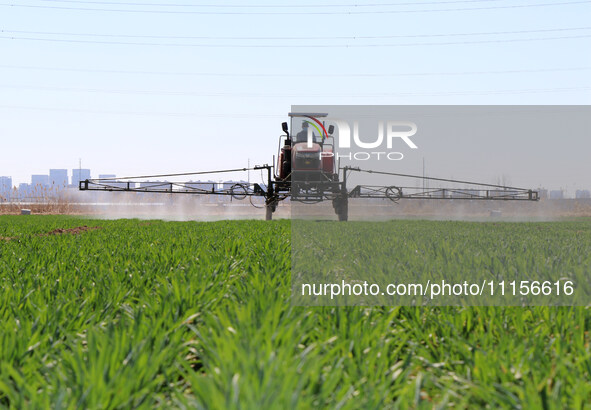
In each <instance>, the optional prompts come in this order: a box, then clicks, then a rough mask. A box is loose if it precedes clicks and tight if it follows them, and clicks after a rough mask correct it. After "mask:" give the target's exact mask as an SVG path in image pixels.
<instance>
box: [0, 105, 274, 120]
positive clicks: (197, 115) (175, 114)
mask: <svg viewBox="0 0 591 410" xmlns="http://www.w3.org/2000/svg"><path fill="white" fill-rule="evenodd" d="M0 109H3V110H8V109H11V110H14V109H15V110H28V111H49V112H69V113H77V114H106V115H132V116H145V117H154V116H159V117H195V118H284V116H283V115H265V114H232V113H223V114H201V113H179V112H153V111H152V112H143V111H111V110H86V109H80V108H55V107H34V106H21V105H0Z"/></svg>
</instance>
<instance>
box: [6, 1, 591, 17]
mask: <svg viewBox="0 0 591 410" xmlns="http://www.w3.org/2000/svg"><path fill="white" fill-rule="evenodd" d="M590 2H591V0H576V1H562V2H551V3H533V4H510V5H502V6H486V7H458V8H443V9H409V10H369V11H367V10H347V11H335V10H332V11H305V12H300V11H286V12H284V11H270V12H267V11H264V12H263V11H248V12H246V11H195V10H151V9H150V10H146V9H145V10H138V9H113V8H99V7H71V6H47V5H39V4H14V3H0V6H2V7H20V8H35V9H45V10H48V9H50V10H67V11H99V12H110V13H146V14H196V15H199V14H200V15H355V14H404V13H434V12H458V11H479V10H500V9H520V8H532V7H555V6H564V5H576V4H589V3H590ZM352 8H353V9H354V8H355V7H354V6H353V7H352Z"/></svg>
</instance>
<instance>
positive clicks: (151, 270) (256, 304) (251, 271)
mask: <svg viewBox="0 0 591 410" xmlns="http://www.w3.org/2000/svg"><path fill="white" fill-rule="evenodd" d="M392 223H394V224H399V225H397V226H398V227H399V233H400V237H401V238H402V239H401V240H403V239H404V238H406V241H422V242H421V244H425V243H431V242H433V245H432V246H433V249H434V250H432V252H445V248H444V247H443V245H437V243H438V242H439V243H440V242H441V241H442V240H444V239H445V242H446V243H447V245H445V246H448V247H450V249H461V248H462V247H465V246H466V242H465V241H464V239H462V238H463V233H465V234H466V235H471V232H477V235H483V232H485V231H483V226H482V225H481V224H471V223H450V224H452V225H448V226H445V224H446V223H443V222H442V223H433V224H432V223H429V222H420V221H402V222H392ZM84 225H85V226H88V227H96V226H98V227H101V229H94V230H86V231H81V232H78V233H72V232H64V233H58V234H55V235H46V233H47V232H50V231H54V230H55V229H58V228H61V229H69V228H75V227H80V226H84ZM521 227H522V225H519V224H517V225H515V226H512V227H511V228H510V229H509V228H508V230H507V232H506V233H507V235H506V236H504V241H505V242H504V244H503V245H502V246H505V247H506V248H507V249H511V248H515V249H520V246H522V243H521V241H522V240H523V238H524V237H525V236H524V235H522V234H521V233H520V229H522V228H521ZM538 227H539V229H538ZM589 227H590V223H589V222H587V221H580V222H577V223H547V224H532V225H531V226H530V228H532V229H529V228H528V230H527V232H528V234H527V235H531V236H532V237H533V238H538V239H539V242H536V243H539V244H541V245H540V246H537V247H536V248H534V249H533V250H532V252H533V257H535V258H542V257H544V255H547V252H548V248H547V247H544V246H543V245H542V244H543V243H544V241H543V238H545V235H550V236H554V237H557V238H562V244H563V245H562V246H563V247H564V246H570V247H569V248H567V249H563V251H561V252H565V253H564V254H567V253H569V254H572V255H577V254H578V252H581V251H583V250H586V249H588V247H589V237H588V236H587V233H588V231H589ZM443 228H449V230H443ZM523 229H525V228H523ZM511 231H513V232H516V233H517V234H516V236H514V237H513V236H511V235H510V234H509V233H510V232H511ZM578 231H583V232H578ZM446 232H448V233H446ZM449 232H456V233H457V235H453V234H451V233H449ZM460 233H462V234H460ZM0 237H3V238H10V239H0V407H4V406H6V407H14V408H22V407H34V408H131V407H134V408H135V407H155V406H160V407H166V408H170V407H178V408H239V407H240V408H312V407H314V408H316V407H326V408H396V407H400V408H407V407H415V408H434V407H445V406H457V407H470V408H471V407H476V406H478V407H487V406H488V407H510V408H544V407H545V408H566V407H573V408H582V407H584V406H586V405H588V403H590V402H591V352H590V346H589V342H590V337H589V328H590V327H591V314H590V313H589V310H588V309H587V308H583V307H580V308H572V307H562V308H548V307H534V308H494V307H463V308H450V307H447V308H437V307H436V308H423V307H374V308H367V307H341V308H337V307H298V306H295V305H293V304H292V303H291V299H290V291H291V288H290V287H291V278H290V266H291V224H290V222H289V221H275V222H263V221H224V222H215V223H197V222H162V221H150V222H148V223H147V222H145V221H137V220H118V221H103V220H89V219H80V218H66V217H34V216H33V217H26V218H22V217H16V216H15V217H0ZM421 238H422V239H421ZM520 238H521V239H520ZM577 238H578V239H577ZM483 240H484V239H483ZM577 243H579V245H577ZM425 246H427V245H425ZM567 250H568V252H567ZM561 254H562V253H561ZM458 255H459V256H458V258H459V259H454V260H450V261H449V264H451V266H453V264H454V263H455V264H456V265H457V266H456V267H460V266H462V265H461V264H463V263H465V261H466V260H465V259H461V257H464V258H468V257H469V256H468V255H463V256H462V253H461V252H459V253H458ZM579 255H580V256H581V258H583V257H584V256H585V255H583V254H579ZM441 257H444V256H443V255H441ZM481 258H484V256H481ZM581 260H582V261H583V262H585V261H587V260H588V259H581ZM569 261H570V259H569ZM400 263H404V260H400ZM408 263H410V264H412V263H414V262H412V261H408ZM491 263H492V262H491ZM586 268H588V266H587V267H586Z"/></svg>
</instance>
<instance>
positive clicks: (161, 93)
mask: <svg viewBox="0 0 591 410" xmlns="http://www.w3.org/2000/svg"><path fill="white" fill-rule="evenodd" d="M0 88H4V89H18V90H33V91H53V92H77V93H80V92H81V93H104V94H130V95H137V94H139V95H158V96H185V97H240V98H245V97H248V98H373V97H405V96H430V97H438V96H453V95H497V94H535V93H548V92H564V91H588V90H591V87H588V86H582V87H564V88H542V89H535V88H530V89H520V90H477V91H440V92H392V93H390V92H387V93H365V94H328V93H322V94H286V93H282V94H261V93H251V92H243V93H237V92H233V93H225V92H201V91H200V92H191V91H156V90H116V89H100V88H77V87H47V86H29V85H13V84H0Z"/></svg>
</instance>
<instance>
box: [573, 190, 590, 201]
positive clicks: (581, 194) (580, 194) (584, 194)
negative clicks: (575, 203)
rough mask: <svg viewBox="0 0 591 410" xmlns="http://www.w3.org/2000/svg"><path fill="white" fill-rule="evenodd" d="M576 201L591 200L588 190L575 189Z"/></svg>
mask: <svg viewBox="0 0 591 410" xmlns="http://www.w3.org/2000/svg"><path fill="white" fill-rule="evenodd" d="M575 198H576V199H589V198H591V192H590V191H589V190H588V189H577V192H576V194H575Z"/></svg>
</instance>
